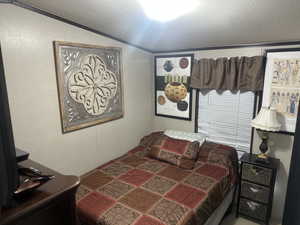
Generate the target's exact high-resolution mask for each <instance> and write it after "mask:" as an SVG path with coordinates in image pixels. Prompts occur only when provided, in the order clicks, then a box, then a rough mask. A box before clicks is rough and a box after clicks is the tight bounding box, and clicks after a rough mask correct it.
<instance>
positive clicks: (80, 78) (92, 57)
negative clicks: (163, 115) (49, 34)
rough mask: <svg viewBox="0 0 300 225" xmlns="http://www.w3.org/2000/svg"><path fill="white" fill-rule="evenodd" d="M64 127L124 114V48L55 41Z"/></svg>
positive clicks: (102, 121)
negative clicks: (122, 61) (122, 59)
mask: <svg viewBox="0 0 300 225" xmlns="http://www.w3.org/2000/svg"><path fill="white" fill-rule="evenodd" d="M54 53H55V65H56V76H57V84H58V94H59V103H60V113H61V123H62V131H63V133H65V132H70V131H74V130H78V129H81V128H85V127H89V126H93V125H96V124H100V123H104V122H107V121H110V120H115V119H119V118H121V117H123V88H122V65H121V48H117V47H102V46H95V45H86V44H78V43H70V42H60V41H55V42H54Z"/></svg>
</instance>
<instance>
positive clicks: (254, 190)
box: [249, 187, 259, 193]
mask: <svg viewBox="0 0 300 225" xmlns="http://www.w3.org/2000/svg"><path fill="white" fill-rule="evenodd" d="M249 189H250V191H252V192H253V193H257V192H259V190H258V189H256V188H253V187H250V188H249Z"/></svg>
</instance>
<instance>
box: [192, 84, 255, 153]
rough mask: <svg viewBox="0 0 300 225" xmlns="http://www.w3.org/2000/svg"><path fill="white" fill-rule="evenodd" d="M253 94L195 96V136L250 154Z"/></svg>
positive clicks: (200, 94) (214, 93) (212, 93)
mask: <svg viewBox="0 0 300 225" xmlns="http://www.w3.org/2000/svg"><path fill="white" fill-rule="evenodd" d="M254 98H255V95H254V93H253V92H243V93H240V92H236V93H232V92H230V91H223V92H222V93H218V92H217V91H215V90H212V91H209V92H207V93H202V92H199V104H198V106H199V108H198V132H199V133H204V134H206V135H207V136H208V140H210V141H213V142H217V143H222V144H226V145H230V146H233V147H235V148H236V149H237V150H239V151H246V152H250V144H251V125H250V122H251V120H252V117H253V107H254Z"/></svg>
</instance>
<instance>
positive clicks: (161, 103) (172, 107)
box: [155, 54, 194, 120]
mask: <svg viewBox="0 0 300 225" xmlns="http://www.w3.org/2000/svg"><path fill="white" fill-rule="evenodd" d="M193 59H194V55H193V54H185V55H160V56H155V115H156V116H164V117H170V118H176V119H182V120H191V117H192V90H191V88H190V87H189V84H190V78H191V72H192V63H193Z"/></svg>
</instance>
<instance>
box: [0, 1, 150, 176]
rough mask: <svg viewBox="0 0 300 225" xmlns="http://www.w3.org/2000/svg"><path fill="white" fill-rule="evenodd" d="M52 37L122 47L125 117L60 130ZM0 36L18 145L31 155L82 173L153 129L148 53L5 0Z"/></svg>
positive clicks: (55, 166)
mask: <svg viewBox="0 0 300 225" xmlns="http://www.w3.org/2000/svg"><path fill="white" fill-rule="evenodd" d="M54 40H59V41H71V42H79V43H86V44H95V45H102V46H116V47H122V50H123V88H124V103H125V104H124V105H125V116H124V118H123V119H119V120H115V121H111V122H107V123H105V124H101V125H97V126H94V127H90V128H86V129H82V130H78V131H75V132H71V133H68V134H62V132H61V123H60V114H59V105H58V94H57V85H56V73H55V64H54V54H53V45H52V42H53V41H54ZM0 41H1V46H2V54H3V60H4V67H5V74H6V82H7V87H8V95H9V102H10V110H11V115H12V123H13V129H14V135H15V142H16V146H18V147H19V148H22V149H24V150H26V151H29V152H30V157H31V158H32V159H33V160H36V161H38V162H40V163H42V164H44V165H46V166H49V167H51V168H53V169H56V170H58V171H60V172H62V173H65V174H77V175H80V174H82V173H85V172H87V171H89V170H90V169H92V168H95V167H96V166H98V165H100V164H102V163H104V162H106V161H108V160H111V159H113V158H115V157H117V156H120V155H121V154H123V153H125V152H126V151H127V150H129V149H130V148H132V147H134V146H135V145H136V144H137V143H138V141H139V139H140V138H141V137H142V136H143V135H145V134H146V133H148V132H149V131H150V130H151V124H152V120H153V106H152V103H151V102H150V101H149V99H151V96H152V93H153V91H152V83H153V79H152V74H151V69H150V68H151V66H152V56H151V54H149V53H146V52H144V51H141V50H138V49H136V48H133V47H130V46H127V45H125V44H122V43H120V42H117V41H114V40H111V39H108V38H106V37H102V36H99V35H97V34H94V33H91V32H88V31H85V30H82V29H80V28H76V27H74V26H71V25H68V24H65V23H62V22H59V21H57V20H53V19H51V18H48V17H45V16H42V15H40V14H37V13H34V12H31V11H29V10H26V9H22V8H19V7H16V6H13V5H8V4H0ZM141 93H142V94H141Z"/></svg>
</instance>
